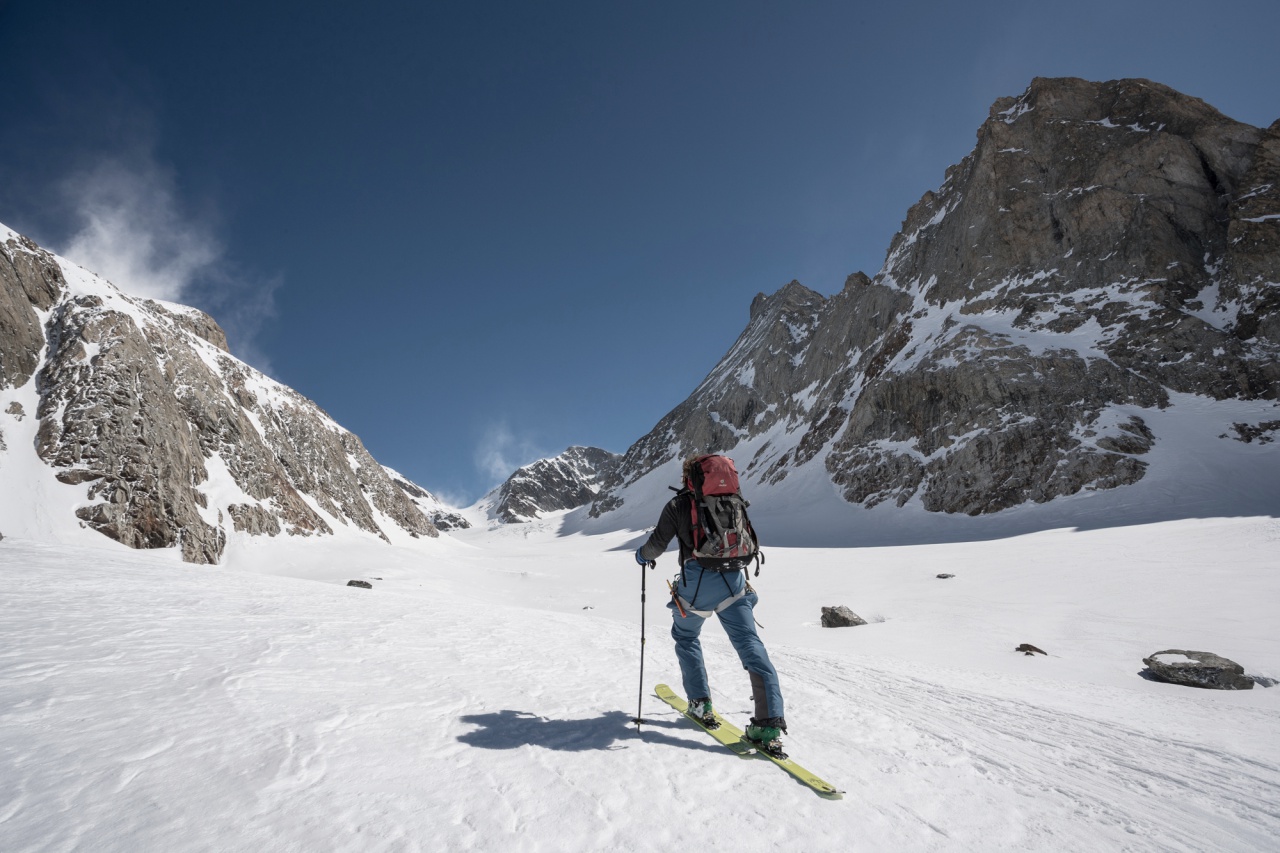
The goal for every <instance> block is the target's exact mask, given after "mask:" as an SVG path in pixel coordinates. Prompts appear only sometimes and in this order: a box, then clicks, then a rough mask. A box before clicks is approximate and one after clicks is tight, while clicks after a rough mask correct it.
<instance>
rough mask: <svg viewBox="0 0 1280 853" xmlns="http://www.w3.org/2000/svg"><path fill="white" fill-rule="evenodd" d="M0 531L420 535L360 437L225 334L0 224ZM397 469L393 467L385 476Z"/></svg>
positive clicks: (153, 538) (202, 556)
mask: <svg viewBox="0 0 1280 853" xmlns="http://www.w3.org/2000/svg"><path fill="white" fill-rule="evenodd" d="M0 478H2V479H3V482H4V495H3V497H0V532H5V533H18V534H23V533H25V534H26V535H29V536H31V537H33V538H38V539H47V538H50V537H53V538H58V537H59V536H61V537H62V538H66V537H71V538H73V539H74V538H75V537H76V536H77V535H78V528H85V529H92V530H96V531H98V532H100V533H103V534H105V535H107V536H109V537H111V538H113V539H116V540H119V541H120V542H123V543H125V544H127V545H131V546H133V547H135V548H165V547H178V548H180V549H181V552H182V556H183V559H185V560H187V561H190V562H197V563H216V562H218V560H219V558H220V556H221V554H222V552H223V549H224V548H225V546H226V542H227V537H228V535H229V534H232V533H235V532H239V533H243V534H246V535H252V536H277V535H280V534H282V533H284V534H288V535H290V536H313V535H323V534H332V533H335V532H336V531H340V530H349V531H356V532H359V533H361V534H364V535H372V536H376V537H379V538H381V539H384V540H388V541H390V540H391V538H392V537H393V536H397V537H398V536H408V537H419V536H428V537H434V536H437V535H438V533H437V530H436V528H435V526H434V525H432V523H431V522H430V521H429V520H428V518H427V516H425V515H424V514H423V512H422V511H421V510H420V509H419V506H418V505H417V504H415V502H414V500H413V499H411V497H410V495H409V494H407V493H406V491H405V490H404V488H403V487H402V486H400V485H397V483H396V482H395V481H394V480H393V477H392V476H391V475H389V474H388V472H387V471H386V470H385V469H383V468H382V466H381V465H379V464H378V463H377V462H376V461H374V459H373V457H372V456H370V455H369V453H368V451H367V450H366V449H365V447H364V445H363V444H362V443H361V442H360V439H359V438H357V437H356V436H355V435H353V434H352V433H351V432H349V431H347V430H345V429H343V428H342V427H341V426H339V425H338V424H337V423H335V422H334V421H333V420H332V419H331V418H330V417H329V416H328V415H326V414H325V413H324V412H323V411H322V410H321V409H320V408H319V407H318V406H317V405H316V404H315V403H313V402H312V401H310V400H308V399H307V398H305V397H303V396H302V395H301V394H299V393H297V392H296V391H294V390H293V389H291V388H288V387H285V386H284V385H281V384H279V383H278V382H275V381H273V380H271V379H270V378H268V377H266V376H264V375H263V374H262V373H260V372H258V371H257V370H254V369H253V368H251V367H249V366H248V365H246V364H244V363H243V362H241V361H239V360H238V359H236V358H234V357H233V356H232V355H231V354H230V353H229V352H228V351H227V342H226V337H225V335H224V334H223V332H222V330H221V329H220V328H219V327H218V325H217V323H215V322H214V321H213V320H212V319H211V318H210V317H208V316H207V315H205V314H203V313H202V312H200V311H197V310H195V309H192V308H187V307H185V306H181V305H175V304H170V303H162V302H158V301H155V300H149V299H135V298H133V297H130V296H127V295H126V294H124V293H121V292H120V291H119V290H117V289H116V288H115V287H114V286H113V285H112V284H111V283H109V282H107V281H105V280H104V279H102V278H100V277H98V276H96V275H94V274H93V273H91V272H89V271H87V270H84V269H82V268H80V267H78V266H76V265H75V264H73V263H70V262H69V261H66V260H64V259H62V258H59V257H57V256H55V255H53V254H51V253H50V252H48V251H46V250H44V249H42V248H40V247H39V246H37V245H36V244H35V243H33V242H32V241H30V240H29V239H26V238H24V237H22V236H20V235H18V234H16V233H14V232H13V231H11V230H9V229H7V228H4V227H3V226H0ZM398 479H403V478H398Z"/></svg>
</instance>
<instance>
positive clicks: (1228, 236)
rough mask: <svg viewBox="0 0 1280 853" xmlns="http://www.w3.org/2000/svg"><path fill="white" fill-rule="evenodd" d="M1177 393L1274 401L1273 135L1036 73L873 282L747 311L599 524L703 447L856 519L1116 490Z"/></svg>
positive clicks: (1141, 87) (1140, 85)
mask: <svg viewBox="0 0 1280 853" xmlns="http://www.w3.org/2000/svg"><path fill="white" fill-rule="evenodd" d="M1173 394H1193V395H1201V396H1203V397H1206V398H1209V399H1210V400H1258V401H1275V400H1276V399H1277V398H1278V397H1280V122H1277V123H1276V124H1273V125H1272V126H1271V127H1270V128H1269V129H1267V130H1260V129H1258V128H1255V127H1251V126H1249V125H1245V124H1241V123H1239V122H1236V121H1232V120H1231V119H1228V118H1226V117H1224V116H1222V115H1221V114H1220V113H1218V112H1217V111H1216V110H1214V109H1213V108H1212V107H1210V106H1208V105H1207V104H1205V103H1204V102H1202V101H1199V100H1197V99H1195V98H1190V97H1187V96H1185V95H1182V94H1180V93H1178V92H1175V91H1173V90H1172V89H1169V88H1167V87H1165V86H1161V85H1159V84H1156V83H1151V82H1149V81H1145V80H1121V81H1113V82H1110V83H1090V82H1086V81H1083V80H1076V79H1037V80H1035V81H1034V82H1033V83H1032V84H1031V86H1030V87H1029V88H1028V90H1027V91H1026V92H1025V93H1023V94H1022V95H1021V96H1019V97H1017V98H1006V99H1002V100H1000V101H998V102H997V103H996V104H995V105H994V106H993V107H992V109H991V114H990V116H989V118H988V120H987V121H986V122H985V123H984V124H983V125H982V127H981V128H980V129H979V131H978V144H977V146H976V147H975V149H974V151H973V153H971V154H970V155H969V156H968V157H966V158H965V159H964V160H963V161H962V162H961V163H959V164H957V165H956V166H953V167H952V168H950V169H949V170H948V171H947V175H946V181H945V182H944V184H943V185H942V187H940V188H939V189H938V190H937V191H936V192H929V193H926V194H925V195H924V197H923V198H922V199H921V200H920V201H919V202H918V203H917V204H916V205H914V206H913V207H912V208H911V210H910V212H909V213H908V214H907V218H906V221H905V222H904V223H903V228H902V230H901V231H900V232H899V233H898V235H897V236H895V237H894V239H893V241H892V243H891V245H890V247H889V251H888V255H887V258H886V261H885V265H884V267H883V269H882V270H881V271H880V273H878V274H877V275H876V276H875V278H874V279H868V278H867V277H866V276H865V275H863V274H861V273H858V274H855V275H853V276H850V277H849V279H848V281H847V282H846V284H845V287H844V289H843V290H842V291H841V292H840V293H838V294H836V295H834V296H832V297H830V298H826V299H824V298H823V297H822V296H820V295H819V294H817V293H814V292H813V291H811V290H808V289H807V288H804V287H803V286H801V285H800V284H798V283H796V282H792V283H791V284H788V285H786V286H785V287H784V288H782V289H781V290H780V291H778V292H777V293H775V294H773V295H772V296H764V295H761V296H758V297H756V299H755V301H754V302H753V303H752V306H751V315H750V320H749V322H748V324H747V327H746V329H745V330H744V332H743V333H742V335H741V336H740V337H739V338H738V340H737V342H736V343H735V344H734V345H733V347H732V348H731V349H730V350H729V352H728V353H727V354H726V355H725V357H724V358H723V359H722V360H721V361H720V363H719V364H718V365H717V366H716V367H715V369H713V370H712V371H711V373H710V374H709V375H708V376H707V378H706V379H705V380H704V381H703V382H702V383H701V384H700V385H699V386H698V388H697V389H695V391H694V392H693V393H692V394H691V395H690V397H689V398H688V399H687V400H686V401H685V402H684V403H682V404H680V405H679V406H677V407H676V408H675V409H674V410H673V411H672V412H671V413H669V414H668V415H667V416H666V417H664V418H663V419H662V420H661V421H659V423H658V424H657V425H656V426H655V427H654V429H653V430H652V431H650V432H649V434H648V435H646V436H644V437H643V438H641V439H640V440H639V441H637V442H636V443H635V444H634V445H633V446H632V447H631V448H630V449H628V451H627V453H626V455H625V457H624V459H623V461H622V463H621V465H620V466H619V467H618V469H617V471H616V472H615V473H614V475H613V476H612V477H610V478H609V480H608V482H607V484H606V488H605V489H604V492H603V494H602V495H601V497H600V498H599V499H598V500H597V501H596V502H595V503H594V504H593V506H592V509H591V512H590V514H591V515H592V516H594V517H601V516H604V515H606V514H608V513H610V512H612V511H614V510H616V509H617V508H618V507H619V506H621V505H622V504H623V503H624V502H625V500H626V494H627V487H628V486H629V485H630V484H632V483H635V482H636V481H638V480H639V479H641V478H642V477H644V476H645V475H647V474H649V473H650V472H653V471H654V470H656V469H658V468H659V467H661V466H663V465H665V464H667V463H669V462H671V461H672V460H674V459H678V458H681V457H683V456H686V455H688V454H691V453H696V452H706V451H711V450H717V451H725V452H732V453H733V454H734V456H735V458H736V461H737V463H738V467H739V470H740V471H744V472H745V473H746V475H747V478H748V480H749V481H754V482H755V484H756V485H757V486H759V485H764V486H770V485H777V484H779V483H781V482H782V481H783V480H785V479H786V478H787V477H788V476H790V475H791V474H792V473H793V472H795V471H796V470H798V469H800V468H812V467H814V466H819V467H820V469H821V471H822V473H823V474H824V475H825V477H826V478H827V479H828V480H829V481H830V482H831V483H832V484H833V485H834V486H835V488H836V489H837V490H838V492H839V494H840V495H842V496H843V498H844V499H845V500H846V501H848V502H849V503H853V504H860V505H863V506H867V507H871V506H875V505H877V504H880V503H885V502H889V503H892V504H896V505H898V506H903V505H905V504H906V503H908V502H916V503H918V504H919V505H920V506H922V507H923V508H924V509H926V510H930V511H936V512H943V513H963V514H969V515H979V514H989V513H995V512H999V511H1002V510H1005V509H1008V508H1011V507H1015V506H1019V505H1022V504H1026V503H1043V502H1047V501H1050V500H1053V499H1055V498H1059V497H1064V496H1068V495H1073V494H1076V493H1079V492H1081V491H1083V490H1100V489H1101V490H1105V489H1113V488H1117V487H1121V486H1125V485H1127V484H1132V483H1135V482H1137V481H1139V480H1141V479H1142V478H1143V477H1144V476H1145V474H1146V471H1147V467H1148V462H1147V458H1146V454H1147V452H1148V451H1149V449H1150V448H1151V447H1152V446H1153V445H1154V443H1156V442H1158V441H1159V440H1160V436H1159V435H1158V434H1156V433H1155V432H1153V431H1152V429H1151V428H1150V426H1149V425H1148V424H1147V422H1146V421H1147V419H1148V418H1146V417H1144V412H1150V411H1159V410H1161V409H1164V408H1166V407H1169V406H1170V405H1172V402H1171V401H1172V397H1171V395H1173ZM1265 408H1266V407H1265V406H1263V407H1260V408H1259V411H1260V412H1262V411H1264V410H1265ZM1276 414H1277V412H1276V411H1275V410H1274V409H1273V410H1271V415H1272V417H1270V419H1269V420H1267V419H1266V418H1264V419H1263V421H1260V422H1259V424H1257V425H1254V427H1253V428H1255V429H1264V431H1265V424H1271V425H1272V427H1274V423H1275V422H1276V417H1274V415H1276ZM1260 417H1261V416H1260ZM1264 422H1265V423H1264ZM1274 431H1275V430H1274V429H1272V432H1274ZM1268 435H1270V433H1268ZM1224 440H1227V439H1224ZM1204 449H1205V450H1206V451H1210V452H1211V450H1212V448H1207V447H1206V448H1204Z"/></svg>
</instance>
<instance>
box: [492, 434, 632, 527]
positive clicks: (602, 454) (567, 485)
mask: <svg viewBox="0 0 1280 853" xmlns="http://www.w3.org/2000/svg"><path fill="white" fill-rule="evenodd" d="M620 458H621V457H620V456H618V454H616V453H610V452H609V451H607V450H601V449H600V448H598V447H576V446H575V447H570V448H569V449H567V450H566V451H565V452H564V453H561V454H560V455H559V456H553V457H551V458H550V459H539V460H538V461H537V462H533V463H531V464H529V465H525V466H524V467H523V468H518V469H516V471H515V473H513V474H512V475H511V476H510V477H508V478H507V481H506V482H505V483H503V484H502V485H501V486H499V487H498V488H497V490H496V491H495V492H494V493H493V494H492V495H491V496H490V500H491V501H492V502H493V503H492V507H493V509H492V511H493V513H494V515H495V516H496V517H497V518H498V519H500V520H501V521H505V522H508V523H519V522H523V521H530V520H532V519H535V518H538V517H539V516H540V515H541V514H542V513H544V512H555V511H557V510H563V509H574V508H575V507H580V506H582V505H583V504H586V503H590V502H591V501H592V500H594V499H595V498H596V495H597V494H598V493H599V489H600V486H599V484H600V482H601V480H602V479H603V478H605V477H607V476H609V475H610V474H611V473H612V471H613V469H614V468H615V467H616V466H617V464H618V460H619V459H620Z"/></svg>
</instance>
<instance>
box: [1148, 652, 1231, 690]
mask: <svg viewBox="0 0 1280 853" xmlns="http://www.w3.org/2000/svg"><path fill="white" fill-rule="evenodd" d="M1142 662H1143V663H1145V664H1146V665H1147V668H1148V669H1149V670H1150V672H1151V675H1152V677H1154V678H1156V679H1157V680H1159V681H1167V682H1169V683H1170V684H1184V685H1186V686H1188V687H1203V688H1207V689H1209V690H1252V689H1253V679H1252V678H1249V677H1248V676H1247V675H1245V674H1244V667H1242V666H1241V665H1240V664H1238V663H1236V662H1235V661H1232V660H1227V659H1226V658H1224V657H1221V656H1219V655H1215V654H1214V653H1213V652H1191V651H1184V650H1183V649H1165V650H1164V651H1162V652H1156V653H1155V654H1153V655H1151V657H1146V658H1143V659H1142Z"/></svg>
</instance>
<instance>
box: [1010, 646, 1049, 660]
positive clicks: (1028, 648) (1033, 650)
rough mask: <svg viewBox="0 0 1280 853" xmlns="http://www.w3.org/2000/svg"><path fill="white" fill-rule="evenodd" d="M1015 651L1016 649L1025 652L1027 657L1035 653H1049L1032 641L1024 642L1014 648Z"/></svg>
mask: <svg viewBox="0 0 1280 853" xmlns="http://www.w3.org/2000/svg"><path fill="white" fill-rule="evenodd" d="M1014 651H1015V652H1022V653H1023V654H1024V655H1026V656H1027V657H1033V656H1035V655H1047V654H1048V652H1046V651H1045V650H1044V649H1038V648H1036V647H1035V646H1033V645H1031V644H1030V643H1023V644H1021V645H1020V646H1018V647H1017V648H1016V649H1014Z"/></svg>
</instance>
